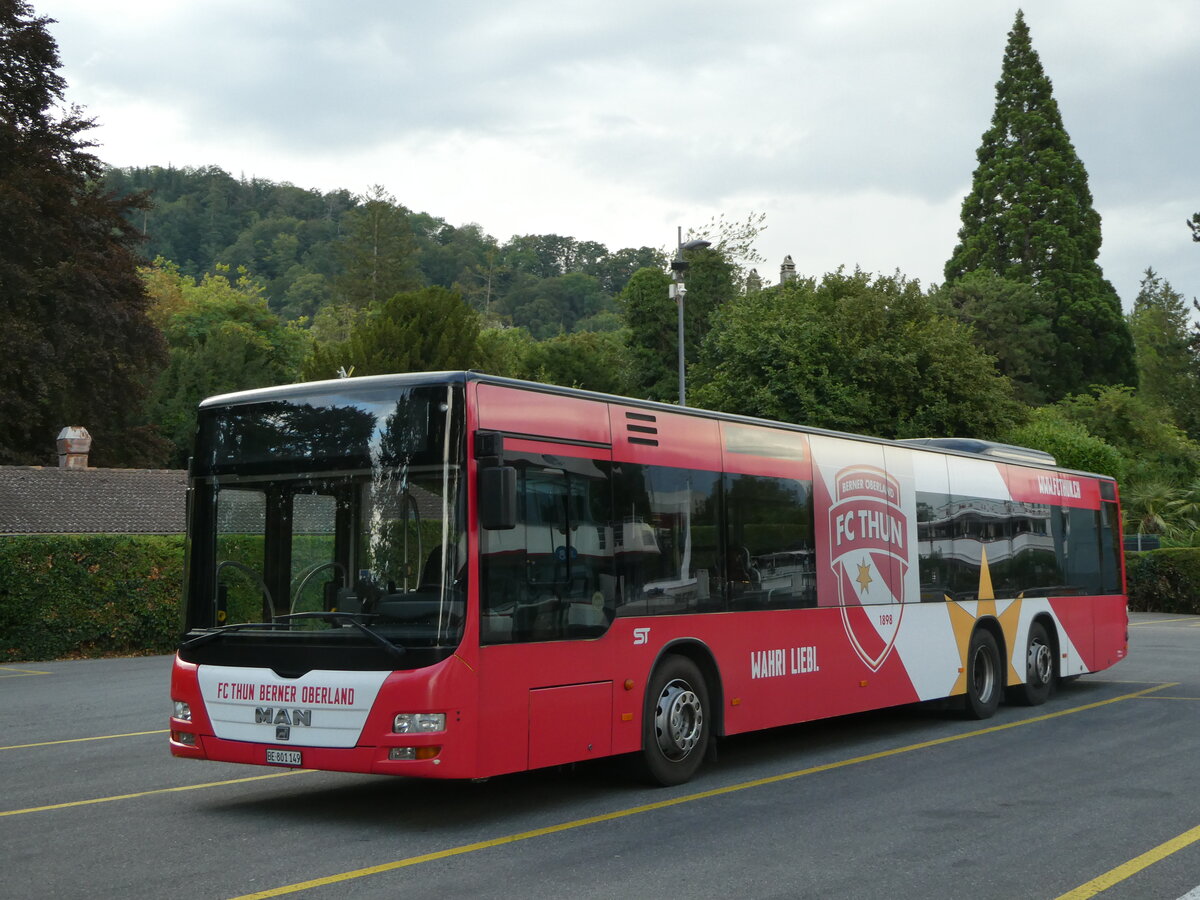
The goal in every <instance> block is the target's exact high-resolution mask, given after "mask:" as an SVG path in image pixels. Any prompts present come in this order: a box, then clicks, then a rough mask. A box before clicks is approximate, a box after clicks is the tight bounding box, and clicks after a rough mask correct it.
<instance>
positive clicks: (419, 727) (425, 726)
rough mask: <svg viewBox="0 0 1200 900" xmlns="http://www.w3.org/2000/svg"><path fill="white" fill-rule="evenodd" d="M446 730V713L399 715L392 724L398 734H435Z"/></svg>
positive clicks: (393, 729)
mask: <svg viewBox="0 0 1200 900" xmlns="http://www.w3.org/2000/svg"><path fill="white" fill-rule="evenodd" d="M445 730H446V714H445V713H397V714H396V718H395V720H394V721H393V722H392V731H394V732H395V733H396V734H433V733H435V732H438V731H445Z"/></svg>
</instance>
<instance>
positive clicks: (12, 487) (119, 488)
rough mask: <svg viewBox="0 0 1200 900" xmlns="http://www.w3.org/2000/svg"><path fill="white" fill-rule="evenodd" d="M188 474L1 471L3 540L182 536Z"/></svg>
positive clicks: (0, 468) (29, 468) (21, 468)
mask: <svg viewBox="0 0 1200 900" xmlns="http://www.w3.org/2000/svg"><path fill="white" fill-rule="evenodd" d="M186 489H187V472H185V471H182V470H179V471H176V470H170V469H65V468H63V469H60V468H42V467H40V466H0V534H181V533H182V532H183V531H184V508H185V499H184V498H185V491H186Z"/></svg>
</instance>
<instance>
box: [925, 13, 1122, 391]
mask: <svg viewBox="0 0 1200 900" xmlns="http://www.w3.org/2000/svg"><path fill="white" fill-rule="evenodd" d="M976 156H977V158H978V166H977V167H976V169H975V175H974V181H973V184H972V187H971V192H970V193H969V194H968V195H967V197H966V198H965V199H964V200H963V205H962V228H961V229H960V230H959V232H958V237H959V243H958V246H957V247H956V248H955V249H954V254H953V255H952V256H951V258H950V260H949V261H948V262H947V263H946V272H945V274H946V280H947V281H948V282H954V281H957V280H958V279H960V278H962V277H963V276H965V275H967V274H968V273H971V272H976V271H979V270H984V271H991V272H994V273H996V274H997V275H1000V276H1001V277H1003V278H1005V279H1008V280H1010V281H1019V282H1024V283H1027V284H1032V285H1034V286H1035V287H1036V288H1037V290H1038V293H1039V294H1041V295H1042V296H1043V297H1044V298H1045V299H1046V300H1048V301H1049V302H1050V303H1051V304H1052V307H1053V311H1054V312H1053V318H1054V335H1055V337H1056V339H1057V341H1056V347H1055V350H1054V352H1053V354H1052V357H1051V358H1050V359H1047V360H1046V361H1045V363H1046V364H1045V366H1044V369H1043V372H1044V375H1043V381H1042V384H1041V385H1040V387H1041V389H1042V390H1043V391H1044V392H1045V394H1046V395H1048V396H1049V397H1051V398H1055V397H1062V396H1064V395H1066V394H1069V393H1074V392H1080V391H1084V390H1086V389H1087V388H1088V386H1089V385H1091V384H1093V383H1095V384H1122V383H1124V384H1135V383H1136V378H1137V372H1136V368H1135V365H1134V358H1133V341H1132V339H1131V337H1130V334H1129V329H1128V327H1127V326H1126V324H1125V320H1124V318H1123V316H1122V314H1121V301H1120V298H1119V297H1118V296H1117V293H1116V291H1115V290H1114V289H1113V287H1112V285H1111V284H1110V283H1109V282H1108V281H1107V280H1106V279H1105V278H1104V275H1103V273H1102V272H1101V269H1100V266H1099V265H1098V263H1097V262H1096V260H1097V257H1098V256H1099V254H1100V215H1099V213H1097V212H1096V210H1095V208H1094V207H1093V205H1092V195H1091V191H1090V190H1089V189H1088V180H1087V172H1086V171H1085V170H1084V167H1083V163H1082V162H1081V161H1080V159H1079V157H1078V156H1077V155H1076V153H1075V148H1074V146H1072V144H1071V139H1070V137H1069V136H1068V135H1067V132H1066V129H1065V128H1064V127H1063V121H1062V116H1061V114H1060V113H1059V109H1058V103H1057V102H1056V101H1055V99H1054V95H1053V91H1052V88H1051V84H1050V79H1049V78H1047V77H1046V74H1045V72H1044V71H1043V69H1042V64H1041V60H1040V59H1039V58H1038V54H1037V52H1036V51H1035V50H1034V49H1033V45H1032V43H1031V41H1030V37H1029V28H1028V26H1026V24H1025V17H1024V15H1023V14H1022V13H1021V12H1020V11H1018V12H1017V18H1016V22H1015V23H1014V24H1013V28H1012V31H1010V32H1009V34H1008V46H1007V47H1006V48H1005V51H1004V62H1003V65H1002V68H1001V73H1000V80H999V82H997V84H996V108H995V112H994V113H993V115H992V123H991V127H990V128H988V130H987V131H986V132H984V135H983V142H982V144H981V145H980V147H979V150H978V151H977V153H976ZM1014 339H1019V336H1018V335H1014Z"/></svg>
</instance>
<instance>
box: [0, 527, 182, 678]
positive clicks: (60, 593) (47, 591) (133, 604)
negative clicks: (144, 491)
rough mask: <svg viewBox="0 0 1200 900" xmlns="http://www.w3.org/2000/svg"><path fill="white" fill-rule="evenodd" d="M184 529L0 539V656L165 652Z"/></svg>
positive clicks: (170, 643)
mask: <svg viewBox="0 0 1200 900" xmlns="http://www.w3.org/2000/svg"><path fill="white" fill-rule="evenodd" d="M182 584H183V537H182V535H170V536H162V535H139V536H129V535H53V536H24V535H22V536H16V537H8V536H6V537H4V538H0V662H16V661H19V660H37V659H56V658H63V657H79V656H105V655H110V654H142V653H168V652H170V651H171V650H172V649H173V648H174V646H175V644H176V642H177V641H178V639H179V632H180V615H179V611H180V595H181V587H182Z"/></svg>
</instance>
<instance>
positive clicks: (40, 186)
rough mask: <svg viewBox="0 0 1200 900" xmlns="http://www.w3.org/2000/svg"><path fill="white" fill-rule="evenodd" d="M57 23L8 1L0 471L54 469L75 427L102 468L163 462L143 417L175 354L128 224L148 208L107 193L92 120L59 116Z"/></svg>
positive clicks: (0, 243)
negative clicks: (60, 444)
mask: <svg viewBox="0 0 1200 900" xmlns="http://www.w3.org/2000/svg"><path fill="white" fill-rule="evenodd" d="M51 21H52V20H51V19H47V18H44V17H36V16H34V14H33V10H32V8H31V7H30V6H29V4H27V3H25V2H24V0H0V321H3V323H4V343H3V346H4V352H3V353H2V354H0V463H19V464H41V463H47V462H50V461H51V460H52V459H53V457H54V453H55V449H54V438H55V436H56V435H57V433H58V431H59V430H60V429H61V428H62V427H63V426H65V425H83V426H85V427H86V428H87V429H88V430H89V431H90V432H91V433H92V436H93V437H94V438H95V440H96V444H95V448H96V449H95V452H94V453H93V457H92V458H93V462H94V463H95V464H97V465H113V464H134V465H137V464H147V463H158V462H160V461H161V456H162V453H163V451H164V449H165V448H164V444H163V442H162V441H161V439H159V438H158V437H157V436H156V435H155V433H154V432H153V430H152V429H150V428H148V427H147V426H144V425H142V424H141V423H142V421H143V420H142V419H141V413H142V409H141V407H142V404H143V401H144V399H145V397H146V393H147V390H148V383H149V381H150V378H151V376H152V375H153V372H154V370H155V369H156V368H157V367H158V366H159V365H160V364H161V362H162V359H163V355H164V348H163V342H162V337H161V335H160V334H159V333H158V331H157V329H155V328H154V326H153V325H152V324H151V322H150V319H149V317H148V316H147V308H148V305H149V299H148V298H147V296H146V292H145V290H144V288H143V285H142V281H141V279H140V278H139V277H138V272H137V265H138V257H137V253H136V248H137V246H138V242H139V238H138V235H137V233H136V231H135V230H134V229H133V227H132V226H131V225H129V223H128V222H127V220H126V218H125V216H124V214H125V213H127V212H129V211H130V210H131V209H134V208H139V207H140V205H143V204H144V203H145V201H144V199H143V198H141V197H133V198H126V199H124V200H117V199H115V198H114V197H113V196H112V195H111V194H109V193H106V192H105V191H103V190H102V189H101V188H100V187H99V178H100V175H101V165H100V162H99V161H98V160H97V159H96V157H95V156H93V155H92V154H91V153H90V152H89V149H88V148H90V147H91V146H92V144H91V143H90V142H89V141H87V140H86V139H84V138H83V137H82V133H83V132H85V131H87V130H88V129H89V128H91V127H92V122H91V120H89V119H86V118H84V117H83V116H82V114H81V113H80V111H79V110H78V109H77V108H74V107H72V108H71V109H69V110H67V111H64V112H62V113H59V112H58V111H57V109H56V107H58V106H59V105H60V104H61V102H62V100H63V92H64V90H65V88H66V82H65V81H64V79H63V78H62V76H61V75H59V74H58V72H57V69H58V68H59V66H60V65H61V63H60V61H59V56H58V47H57V45H56V43H55V41H54V38H53V37H51V35H50V33H49V31H48V29H47V26H48V25H49V24H50V22H51Z"/></svg>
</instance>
